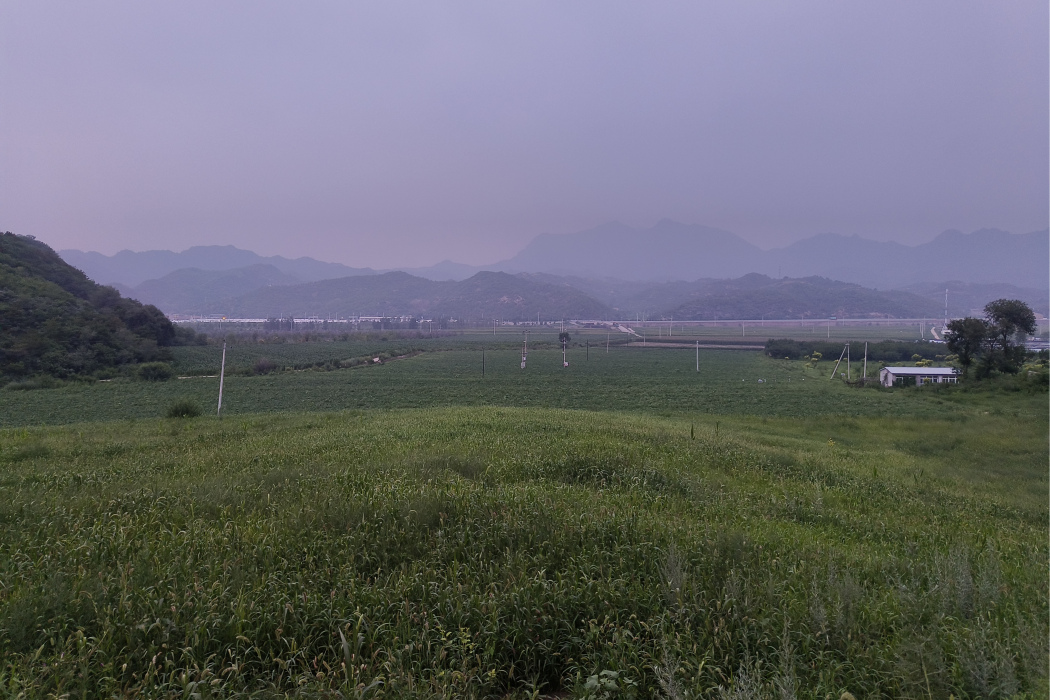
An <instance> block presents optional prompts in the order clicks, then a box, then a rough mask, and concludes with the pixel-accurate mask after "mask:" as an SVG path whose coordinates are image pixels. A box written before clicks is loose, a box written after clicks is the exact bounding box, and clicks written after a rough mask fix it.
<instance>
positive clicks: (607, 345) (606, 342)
mask: <svg viewBox="0 0 1050 700" xmlns="http://www.w3.org/2000/svg"><path fill="white" fill-rule="evenodd" d="M610 335H611V334H610V333H606V334H605V354H606V355H608V354H609V336H610Z"/></svg>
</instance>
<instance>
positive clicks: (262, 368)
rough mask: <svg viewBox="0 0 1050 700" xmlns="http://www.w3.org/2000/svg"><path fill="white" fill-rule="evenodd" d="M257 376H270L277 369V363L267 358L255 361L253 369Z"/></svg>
mask: <svg viewBox="0 0 1050 700" xmlns="http://www.w3.org/2000/svg"><path fill="white" fill-rule="evenodd" d="M252 369H253V371H254V372H255V374H269V373H270V372H273V371H274V370H276V369H277V363H276V362H274V361H273V360H270V359H268V358H265V357H260V358H259V359H258V360H256V361H255V367H253V368H252Z"/></svg>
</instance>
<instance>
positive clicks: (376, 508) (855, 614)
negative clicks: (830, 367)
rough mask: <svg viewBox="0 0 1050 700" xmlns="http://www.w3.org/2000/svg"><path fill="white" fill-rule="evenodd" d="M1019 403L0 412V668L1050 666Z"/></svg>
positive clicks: (269, 670) (276, 681)
mask: <svg viewBox="0 0 1050 700" xmlns="http://www.w3.org/2000/svg"><path fill="white" fill-rule="evenodd" d="M661 352H663V351H661ZM392 368H393V365H391V366H389V367H384V368H375V369H378V370H387V369H392ZM355 372H356V370H355ZM362 372H363V371H362ZM334 374H338V373H328V374H323V373H319V374H318V375H317V376H321V377H324V376H333V375H334ZM807 384H809V382H807ZM20 393H26V394H46V393H47V392H45V391H40V392H20ZM869 393H870V394H871V395H872V396H875V397H878V396H879V395H880V394H879V393H878V392H854V395H858V394H863V395H868V394H869ZM889 396H892V395H889ZM912 396H914V393H913V394H912ZM930 396H933V395H932V394H931V395H930ZM922 400H924V401H931V403H930V406H933V407H938V406H940V405H939V404H934V403H932V401H934V399H922ZM1003 405H1008V404H1003ZM1019 405H1021V406H1022V408H1023V410H1020V409H1019V410H1015V411H998V412H999V413H1000V414H1001V415H996V414H995V413H996V412H995V411H988V412H986V411H985V410H976V409H975V410H962V409H959V410H955V411H948V410H947V409H944V412H943V413H942V414H937V413H936V412H934V413H931V414H930V415H929V416H928V417H925V418H921V419H916V418H900V417H894V418H891V417H886V416H885V415H883V416H871V417H868V418H864V419H863V420H862V419H858V418H850V417H838V416H836V417H829V416H824V417H814V418H801V419H788V418H776V417H760V416H751V417H741V416H736V417H734V416H721V417H717V416H698V417H692V418H683V417H659V416H644V415H639V414H622V413H611V412H594V411H586V412H585V411H567V410H553V409H541V408H508V407H474V408H430V409H413V410H377V411H345V412H339V413H330V414H311V415H281V414H270V415H243V416H231V417H228V418H225V419H223V420H217V419H214V418H198V419H189V420H165V419H149V420H137V421H134V422H130V421H114V422H109V423H84V424H75V425H69V426H65V427H50V428H42V427H35V428H12V429H6V430H3V431H0V655H2V659H3V667H2V669H0V688H2V689H3V692H4V693H6V694H8V695H11V696H16V695H18V694H19V693H25V695H26V696H45V695H56V696H57V695H63V694H70V695H71V696H80V695H88V696H90V695H99V696H113V695H138V696H165V697H171V696H182V697H213V696H214V697H225V696H230V695H235V694H241V693H255V694H258V695H270V694H285V693H299V694H301V695H303V696H306V697H309V696H314V695H323V694H326V693H331V694H330V695H327V696H330V697H340V696H342V697H355V698H360V697H506V696H511V697H525V696H529V695H531V694H532V693H533V692H535V691H540V692H541V693H544V694H546V693H554V692H558V691H560V692H561V693H563V694H568V695H573V696H576V697H590V698H613V697H630V696H631V695H632V694H637V695H638V696H639V697H657V696H663V697H670V698H684V697H733V698H751V697H770V698H792V697H799V698H825V697H832V698H838V697H839V695H840V694H841V693H842V692H843V691H844V690H848V691H850V692H852V693H853V694H854V695H855V696H856V697H858V698H874V697H884V698H889V697H948V695H949V694H950V693H951V694H954V695H955V696H956V697H968V698H969V697H974V698H975V697H1012V696H1018V695H1020V696H1024V697H1046V694H1047V686H1046V664H1047V651H1048V650H1047V635H1048V628H1047V619H1048V603H1047V587H1048V576H1047V567H1048V560H1047V535H1046V533H1047V527H1048V518H1047V509H1046V493H1047V474H1046V464H1047V458H1048V456H1047V443H1046V415H1045V397H1044V398H1043V399H1042V410H1041V411H1034V412H1033V411H1032V406H1031V405H1030V404H1024V403H1022V404H1019ZM949 407H950V406H949ZM940 408H944V407H943V406H940ZM977 408H978V409H980V408H981V407H980V406H978V407H977ZM335 692H338V693H339V695H336V694H335Z"/></svg>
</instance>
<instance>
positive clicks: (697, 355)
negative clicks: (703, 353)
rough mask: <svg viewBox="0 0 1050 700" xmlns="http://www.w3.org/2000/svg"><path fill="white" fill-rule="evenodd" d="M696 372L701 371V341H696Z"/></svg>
mask: <svg viewBox="0 0 1050 700" xmlns="http://www.w3.org/2000/svg"><path fill="white" fill-rule="evenodd" d="M696 371H697V372H699V371H700V341H699V340H697V341H696Z"/></svg>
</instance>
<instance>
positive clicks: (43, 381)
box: [4, 374, 62, 391]
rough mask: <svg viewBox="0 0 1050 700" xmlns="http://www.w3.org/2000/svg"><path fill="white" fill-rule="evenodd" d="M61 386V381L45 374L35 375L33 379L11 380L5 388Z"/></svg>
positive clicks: (52, 387) (14, 389)
mask: <svg viewBox="0 0 1050 700" xmlns="http://www.w3.org/2000/svg"><path fill="white" fill-rule="evenodd" d="M60 386H62V382H61V381H59V380H58V379H55V378H54V377H50V376H48V375H46V374H45V375H42V376H40V377H33V378H32V379H23V380H22V381H18V382H11V383H10V384H8V385H7V386H5V387H4V388H5V389H8V390H10V391H33V390H35V389H55V388H57V387H60Z"/></svg>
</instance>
